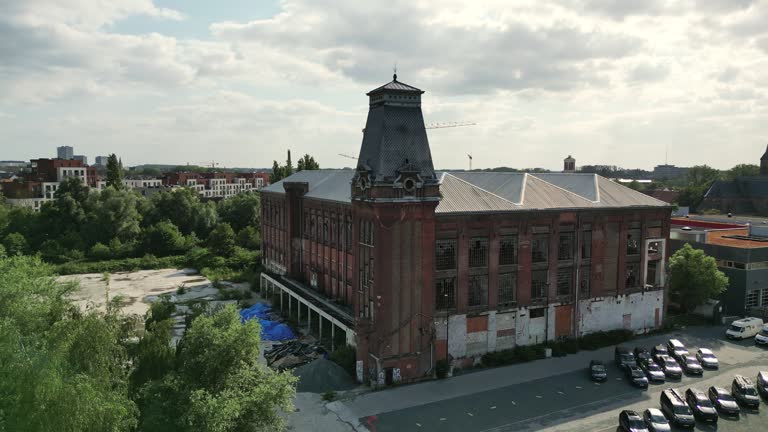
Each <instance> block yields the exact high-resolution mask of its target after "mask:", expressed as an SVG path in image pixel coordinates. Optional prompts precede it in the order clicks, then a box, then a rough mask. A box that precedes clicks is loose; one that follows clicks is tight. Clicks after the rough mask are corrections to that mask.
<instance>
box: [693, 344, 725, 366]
mask: <svg viewBox="0 0 768 432" xmlns="http://www.w3.org/2000/svg"><path fill="white" fill-rule="evenodd" d="M696 359H697V360H698V361H699V363H701V365H702V366H704V367H705V368H709V369H717V368H719V367H720V361H719V360H717V357H715V353H713V352H712V350H710V349H709V348H699V350H698V351H696Z"/></svg>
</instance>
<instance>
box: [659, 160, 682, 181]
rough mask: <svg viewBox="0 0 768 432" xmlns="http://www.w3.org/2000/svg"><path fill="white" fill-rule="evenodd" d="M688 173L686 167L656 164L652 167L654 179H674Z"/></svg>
mask: <svg viewBox="0 0 768 432" xmlns="http://www.w3.org/2000/svg"><path fill="white" fill-rule="evenodd" d="M687 175H688V168H685V167H678V166H674V165H666V164H664V165H656V166H655V167H653V179H654V180H674V179H678V178H682V177H685V176H687Z"/></svg>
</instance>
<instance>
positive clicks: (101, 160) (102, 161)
mask: <svg viewBox="0 0 768 432" xmlns="http://www.w3.org/2000/svg"><path fill="white" fill-rule="evenodd" d="M107 160H109V156H96V164H95V165H96V166H99V167H103V168H106V166H107Z"/></svg>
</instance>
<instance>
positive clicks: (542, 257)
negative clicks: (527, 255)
mask: <svg viewBox="0 0 768 432" xmlns="http://www.w3.org/2000/svg"><path fill="white" fill-rule="evenodd" d="M548 251H549V234H536V235H534V236H533V239H532V240H531V260H532V261H533V262H534V263H544V262H547V261H548V259H547V257H548Z"/></svg>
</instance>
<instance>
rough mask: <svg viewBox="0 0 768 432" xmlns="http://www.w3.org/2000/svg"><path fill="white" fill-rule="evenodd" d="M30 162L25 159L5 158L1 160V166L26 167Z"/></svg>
mask: <svg viewBox="0 0 768 432" xmlns="http://www.w3.org/2000/svg"><path fill="white" fill-rule="evenodd" d="M28 164H29V162H24V161H14V160H4V161H0V168H24V167H26V166H27V165H28Z"/></svg>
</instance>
